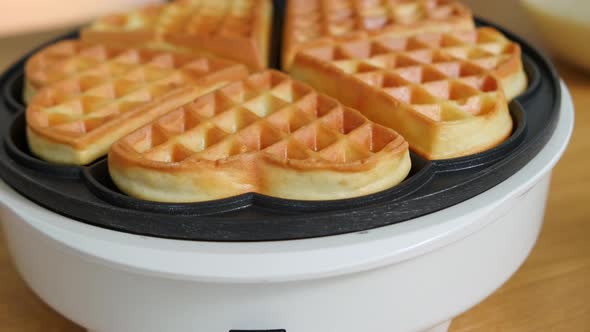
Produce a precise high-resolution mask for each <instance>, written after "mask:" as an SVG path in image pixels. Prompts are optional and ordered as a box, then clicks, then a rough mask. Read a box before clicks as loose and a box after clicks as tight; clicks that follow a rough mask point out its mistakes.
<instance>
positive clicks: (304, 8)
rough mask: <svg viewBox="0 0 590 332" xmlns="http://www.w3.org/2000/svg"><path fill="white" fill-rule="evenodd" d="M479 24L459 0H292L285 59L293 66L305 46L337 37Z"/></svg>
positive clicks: (404, 33)
mask: <svg viewBox="0 0 590 332" xmlns="http://www.w3.org/2000/svg"><path fill="white" fill-rule="evenodd" d="M473 29H474V22H473V17H472V15H471V12H470V10H469V9H468V8H466V7H465V6H463V5H462V4H460V3H459V2H457V1H454V0H296V1H288V5H287V14H286V21H285V28H284V36H283V53H282V57H283V58H282V64H283V68H285V69H288V68H289V67H290V66H291V63H292V61H293V58H294V57H295V55H296V53H297V52H298V51H299V50H303V49H306V48H308V47H309V46H313V45H321V44H323V43H325V42H327V41H331V40H334V39H336V40H337V39H347V38H351V37H365V38H366V37H368V36H377V35H379V36H398V37H399V36H408V35H415V34H419V33H427V32H437V33H442V32H447V31H458V30H473Z"/></svg>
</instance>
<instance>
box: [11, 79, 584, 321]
mask: <svg viewBox="0 0 590 332" xmlns="http://www.w3.org/2000/svg"><path fill="white" fill-rule="evenodd" d="M562 92H563V97H562V99H563V100H562V106H561V116H560V119H559V122H558V125H557V128H556V130H555V133H554V134H553V137H552V138H551V139H550V141H549V142H548V143H547V145H546V146H545V147H544V148H543V149H542V150H541V152H540V153H539V154H538V155H537V156H536V157H535V158H534V159H533V160H531V161H530V162H529V163H528V164H527V165H526V166H525V167H524V168H522V169H521V170H520V171H519V172H517V173H516V174H514V175H513V176H512V177H510V178H509V179H507V180H506V181H504V182H502V183H501V184H499V185H497V186H496V187H494V188H492V189H490V190H488V191H486V192H484V193H482V194H480V195H478V196H476V197H474V198H472V199H469V200H468V201H465V202H463V203H461V204H458V205H455V206H453V207H451V208H447V209H445V210H442V211H439V212H436V213H433V214H430V215H427V216H424V217H420V218H417V219H414V220H411V221H406V222H403V223H399V224H395V225H392V226H388V227H382V228H378V229H374V230H371V231H365V232H360V233H353V234H346V235H339V236H331V237H324V238H317V239H307V240H293V241H282V242H258V243H211V242H190V241H175V240H165V239H158V238H149V237H144V236H136V235H131V234H125V233H120V232H114V231H110V230H107V229H102V228H97V227H93V226H89V225H87V224H84V223H81V222H77V221H74V220H71V219H69V218H66V217H63V216H61V215H58V214H55V213H53V212H51V211H49V210H47V209H44V208H42V207H40V206H39V205H36V204H34V203H32V202H31V201H29V200H28V199H26V198H24V197H23V196H21V195H20V194H18V193H16V192H15V191H14V190H12V189H11V188H9V187H8V186H7V185H6V184H5V183H4V182H2V181H0V202H2V209H1V210H0V212H1V219H2V222H3V226H4V232H5V235H6V238H7V243H8V246H9V248H10V251H11V252H12V255H13V258H14V261H15V263H16V266H17V268H18V270H19V271H20V273H21V275H22V277H23V278H24V279H25V280H26V282H27V283H28V284H29V285H30V287H31V288H32V289H33V290H34V291H35V292H36V293H37V294H38V295H39V296H40V297H41V298H42V299H43V300H44V301H46V302H47V303H48V304H49V305H50V306H51V307H53V308H54V309H55V310H57V311H58V312H60V313H61V314H63V315H64V316H66V317H68V318H69V319H71V320H72V321H74V322H76V323H78V324H79V325H81V326H84V327H86V328H87V329H89V330H90V331H95V332H135V331H141V332H162V331H166V332H185V331H198V332H201V331H202V332H228V331H230V330H254V331H259V330H283V329H284V330H285V331H286V332H332V331H333V332H359V331H393V332H406V331H408V332H414V331H415V332H422V331H429V332H439V331H440V332H442V331H446V330H447V328H448V326H449V324H450V321H451V319H452V318H453V317H455V316H456V315H458V314H460V313H462V312H464V311H466V310H467V309H469V308H470V307H472V306H474V305H475V304H477V303H478V302H480V301H481V300H483V299H484V298H485V297H487V296H488V295H489V294H491V293H492V292H493V291H494V290H496V289H497V288H498V287H499V286H500V285H501V284H502V283H504V282H505V281H506V280H507V279H508V278H509V277H510V276H511V275H512V274H513V273H514V272H515V271H516V269H517V268H518V267H519V266H520V265H521V264H522V262H523V261H524V260H525V258H526V257H527V255H528V253H529V252H530V250H531V248H532V247H533V245H534V243H535V241H536V239H537V235H538V234H539V230H540V228H541V225H542V222H543V214H544V210H545V203H546V199H547V195H548V188H549V181H550V174H551V170H552V168H553V167H554V166H555V164H556V163H557V161H558V160H559V158H560V157H561V155H562V154H563V152H564V150H565V147H566V145H567V143H568V141H569V138H570V135H571V132H572V128H573V121H574V111H573V106H572V102H571V98H570V96H569V94H568V92H567V90H566V89H565V88H562ZM334 222H338V221H337V220H335V221H334Z"/></svg>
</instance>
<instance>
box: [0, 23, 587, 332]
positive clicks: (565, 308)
mask: <svg viewBox="0 0 590 332" xmlns="http://www.w3.org/2000/svg"><path fill="white" fill-rule="evenodd" d="M44 39H47V34H41V35H32V36H29V38H28V39H27V41H26V42H21V40H22V39H16V38H15V39H0V69H1V68H4V66H6V65H7V64H8V63H9V62H10V61H12V60H13V59H14V58H15V57H16V55H18V54H21V53H22V52H23V51H24V50H25V49H26V48H27V47H29V45H34V44H36V43H37V41H38V40H44ZM8 46H10V47H8ZM557 67H558V70H559V72H560V74H561V75H562V77H563V79H564V80H565V81H566V83H567V84H568V86H569V88H570V91H571V93H572V95H573V99H574V104H575V108H576V111H577V112H576V126H575V131H574V135H573V138H572V141H571V144H570V146H569V148H568V150H567V152H566V153H565V155H564V157H563V159H562V160H561V162H560V163H559V164H558V166H557V167H556V169H555V172H554V173H553V182H552V185H551V194H550V196H549V201H548V206H547V213H546V218H545V224H544V226H543V230H542V232H541V235H540V237H539V240H538V242H537V244H536V246H535V248H534V249H533V251H532V253H531V255H530V257H529V258H528V259H527V260H526V261H525V263H524V264H523V265H522V267H521V268H520V269H519V270H518V272H517V273H516V274H515V275H514V276H513V277H512V278H511V279H510V280H509V281H508V282H506V284H504V286H502V287H501V288H500V289H499V290H497V291H496V292H495V293H494V294H492V295H491V296H490V297H489V298H487V299H486V300H484V301H483V302H482V303H480V304H479V305H477V306H476V307H474V308H473V309H471V310H469V311H468V312H466V313H464V314H462V315H461V316H459V317H457V318H456V319H455V320H454V321H453V324H452V326H451V332H467V331H508V332H510V331H514V332H544V331H547V332H548V331H559V332H563V331H575V332H585V331H586V332H587V331H590V190H589V189H588V188H589V187H590V171H589V170H590V75H588V74H583V73H581V72H580V71H579V70H577V69H574V68H571V67H569V66H568V65H565V64H562V63H557ZM0 236H1V238H0V332H79V331H83V329H82V328H80V327H78V326H76V325H75V324H73V323H71V322H69V321H68V320H67V319H65V318H63V317H62V316H61V315H59V314H58V313H56V312H55V311H53V310H52V309H51V308H49V307H48V306H47V305H45V304H44V303H43V302H42V301H41V300H39V299H38V298H37V297H36V296H35V294H33V293H32V292H31V291H30V290H29V289H28V288H27V286H26V284H25V283H24V282H23V281H22V280H21V279H20V277H19V275H18V274H17V272H16V271H15V269H14V266H13V264H12V262H11V260H10V256H9V253H8V252H7V249H6V246H5V244H4V239H3V236H2V234H1V231H0ZM130 332H132V331H130ZM359 332H360V331H359ZM363 332H364V331H363ZM366 332H372V331H366Z"/></svg>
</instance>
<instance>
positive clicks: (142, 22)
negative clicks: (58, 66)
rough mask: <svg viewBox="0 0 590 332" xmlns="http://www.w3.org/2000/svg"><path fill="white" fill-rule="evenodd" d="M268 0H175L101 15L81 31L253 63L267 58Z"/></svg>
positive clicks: (85, 35)
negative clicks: (119, 12) (109, 14)
mask: <svg viewBox="0 0 590 332" xmlns="http://www.w3.org/2000/svg"><path fill="white" fill-rule="evenodd" d="M271 21H272V4H271V2H270V0H234V1H220V0H177V1H175V2H173V3H170V4H163V5H152V6H148V7H144V8H141V9H138V10H135V11H132V12H129V13H123V14H116V15H111V16H107V17H104V18H102V19H99V20H97V21H96V22H95V23H93V24H92V25H91V26H90V27H88V28H86V29H83V30H82V31H81V36H82V37H81V38H82V39H83V40H86V41H90V42H101V43H109V44H112V45H113V44H114V45H119V46H120V45H135V46H139V45H142V46H143V45H147V46H150V47H155V48H164V49H175V48H178V47H181V48H188V49H190V50H191V51H193V52H197V53H199V54H206V55H209V56H211V55H215V56H219V57H222V58H227V59H232V60H235V61H238V62H241V63H244V64H246V65H248V66H249V67H251V68H255V69H260V68H265V67H266V66H267V64H268V52H269V50H268V49H269V44H270V41H269V39H270V29H271Z"/></svg>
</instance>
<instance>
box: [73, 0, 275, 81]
mask: <svg viewBox="0 0 590 332" xmlns="http://www.w3.org/2000/svg"><path fill="white" fill-rule="evenodd" d="M252 1H254V3H255V4H254V5H255V9H254V19H253V26H252V34H251V37H224V36H209V35H193V34H178V33H174V34H171V33H168V34H166V33H159V32H157V31H155V30H151V29H143V30H133V31H125V32H123V31H101V30H97V29H95V28H93V27H92V26H91V27H86V28H84V29H82V30H81V33H80V36H81V39H82V40H85V41H89V42H95V43H97V42H98V43H106V44H110V45H116V46H123V45H132V46H135V47H138V46H143V45H146V44H157V43H169V44H172V45H176V46H179V47H186V48H188V49H189V50H191V51H193V52H196V53H198V54H207V55H210V56H211V55H214V56H218V57H221V58H226V59H231V60H234V61H238V62H241V63H243V64H245V65H247V66H248V67H250V68H252V69H263V68H266V67H267V66H268V54H269V47H270V31H271V24H272V3H271V2H270V0H252ZM164 6H165V5H160V6H155V7H154V6H151V7H154V8H156V9H158V8H161V7H164ZM151 7H150V8H151Z"/></svg>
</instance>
